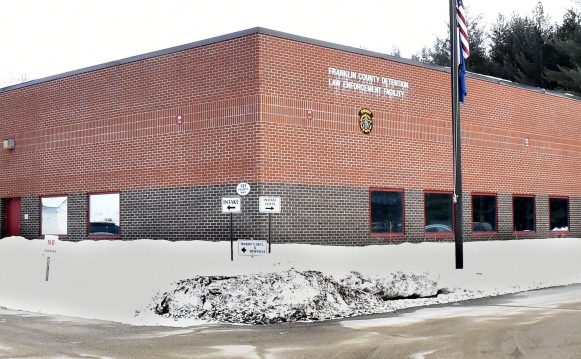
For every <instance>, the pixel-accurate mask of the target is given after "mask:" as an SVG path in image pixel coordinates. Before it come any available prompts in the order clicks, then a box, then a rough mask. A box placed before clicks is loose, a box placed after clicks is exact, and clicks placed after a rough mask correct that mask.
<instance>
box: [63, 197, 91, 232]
mask: <svg viewBox="0 0 581 359" xmlns="http://www.w3.org/2000/svg"><path fill="white" fill-rule="evenodd" d="M67 206H68V208H67V227H68V228H67V236H66V238H67V239H69V240H74V241H80V240H82V239H85V238H86V237H87V195H86V194H84V193H81V194H70V195H69V196H68V199H67Z"/></svg>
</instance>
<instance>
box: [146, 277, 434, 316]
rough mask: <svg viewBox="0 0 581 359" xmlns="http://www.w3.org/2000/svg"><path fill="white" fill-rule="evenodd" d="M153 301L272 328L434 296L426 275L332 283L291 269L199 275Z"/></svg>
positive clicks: (167, 311) (182, 311) (168, 312)
mask: <svg viewBox="0 0 581 359" xmlns="http://www.w3.org/2000/svg"><path fill="white" fill-rule="evenodd" d="M175 285H176V289H174V290H173V291H170V292H166V293H163V294H159V295H157V296H156V297H155V298H154V302H153V304H152V305H151V309H152V310H153V311H155V313H157V314H159V315H163V316H165V317H171V318H174V319H180V318H193V319H200V320H206V321H211V322H223V323H247V324H273V323H281V322H294V321H305V320H325V319H332V318H340V317H349V316H353V315H359V314H370V313H378V312H382V311H386V310H390V305H389V301H388V300H390V299H400V298H419V297H431V296H435V295H436V294H437V292H438V288H437V283H436V281H434V280H432V279H430V278H429V277H428V276H427V275H425V274H424V275H407V274H404V273H401V272H397V273H394V274H392V275H390V276H388V277H386V278H375V279H372V278H369V277H366V276H363V275H361V274H360V273H357V272H351V273H350V274H349V275H348V276H347V277H345V278H343V279H341V280H335V279H334V278H332V277H330V276H326V275H324V274H323V273H321V272H317V271H297V270H294V269H291V270H288V271H285V272H280V273H264V274H254V275H241V276H197V277H194V278H191V279H185V280H181V281H179V282H177V283H176V284H175Z"/></svg>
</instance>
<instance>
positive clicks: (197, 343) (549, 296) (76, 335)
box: [0, 285, 581, 359]
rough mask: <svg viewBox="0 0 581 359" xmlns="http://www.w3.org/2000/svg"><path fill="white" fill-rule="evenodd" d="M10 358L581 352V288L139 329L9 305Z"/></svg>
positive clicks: (562, 356) (6, 344) (3, 338)
mask: <svg viewBox="0 0 581 359" xmlns="http://www.w3.org/2000/svg"><path fill="white" fill-rule="evenodd" d="M0 358H43V359H52V358H55V359H56V358H59V359H66V358H83V359H86V358H102V359H110V358H132V359H133V358H249V359H254V358H256V359H258V358H260V359H274V358H411V359H423V358H426V359H431V358H495V359H496V358H543V359H545V358H559V359H566V358H581V285H571V286H565V287H556V288H549V289H543V290H536V291H530V292H523V293H519V294H513V295H505V296H499V297H492V298H483V299H478V300H471V301H466V302H461V303H455V304H452V305H439V306H433V307H426V308H416V309H407V310H404V311H399V312H396V313H387V314H381V315H372V316H362V317H356V318H349V319H343V320H334V321H326V322H315V323H292V324H285V325H269V326H241V325H207V326H198V327H189V328H171V327H139V326H131V325H125V324H120V323H115V322H107V321H98V320H86V319H79V318H69V317H61V316H53V315H42V314H35V313H27V312H18V311H11V310H2V309H0Z"/></svg>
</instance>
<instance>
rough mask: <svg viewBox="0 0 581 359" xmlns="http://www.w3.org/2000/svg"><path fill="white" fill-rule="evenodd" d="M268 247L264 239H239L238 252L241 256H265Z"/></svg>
mask: <svg viewBox="0 0 581 359" xmlns="http://www.w3.org/2000/svg"><path fill="white" fill-rule="evenodd" d="M267 247H268V245H267V243H266V241H264V240H242V239H239V240H238V254H239V255H241V256H263V255H265V254H266V249H267Z"/></svg>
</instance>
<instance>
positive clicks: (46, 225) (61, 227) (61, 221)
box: [40, 196, 68, 236]
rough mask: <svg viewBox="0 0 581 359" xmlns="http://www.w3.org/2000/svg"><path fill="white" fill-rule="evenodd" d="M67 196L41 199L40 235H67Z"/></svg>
mask: <svg viewBox="0 0 581 359" xmlns="http://www.w3.org/2000/svg"><path fill="white" fill-rule="evenodd" d="M67 207H68V197H67V196H45V197H40V234H41V235H43V236H44V235H56V236H66V235H67V225H68V223H67V219H68V208H67Z"/></svg>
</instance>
